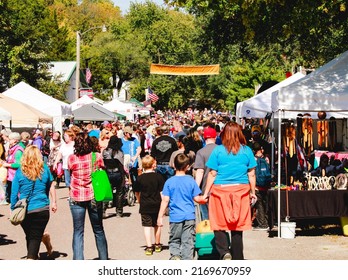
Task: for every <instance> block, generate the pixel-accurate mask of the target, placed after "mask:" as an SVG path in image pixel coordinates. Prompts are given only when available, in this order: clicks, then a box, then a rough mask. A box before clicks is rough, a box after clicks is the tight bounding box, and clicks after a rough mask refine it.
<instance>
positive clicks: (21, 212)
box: [10, 181, 35, 226]
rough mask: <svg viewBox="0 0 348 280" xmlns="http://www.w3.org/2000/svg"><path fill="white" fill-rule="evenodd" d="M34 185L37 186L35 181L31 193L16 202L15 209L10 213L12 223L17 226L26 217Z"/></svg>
mask: <svg viewBox="0 0 348 280" xmlns="http://www.w3.org/2000/svg"><path fill="white" fill-rule="evenodd" d="M34 186H35V181H33V186H32V188H31V191H30V193H29V195H28V196H27V197H25V198H22V199H20V200H18V201H17V203H16V204H15V206H14V209H13V210H12V211H11V215H10V222H11V224H13V225H15V226H17V225H19V224H21V223H22V222H23V220H24V219H25V216H26V214H27V207H28V204H29V199H30V196H31V195H32V193H33V190H34Z"/></svg>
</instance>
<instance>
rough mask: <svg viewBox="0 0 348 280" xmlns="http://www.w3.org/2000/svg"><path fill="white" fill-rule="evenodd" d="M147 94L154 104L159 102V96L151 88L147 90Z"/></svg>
mask: <svg viewBox="0 0 348 280" xmlns="http://www.w3.org/2000/svg"><path fill="white" fill-rule="evenodd" d="M147 92H148V98H150V99H151V101H152V102H153V103H155V102H156V101H158V99H159V97H158V96H157V94H155V93H154V92H153V91H152V90H151V88H150V87H148V88H147Z"/></svg>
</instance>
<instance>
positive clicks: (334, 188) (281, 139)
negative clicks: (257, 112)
mask: <svg viewBox="0 0 348 280" xmlns="http://www.w3.org/2000/svg"><path fill="white" fill-rule="evenodd" d="M347 65H348V52H345V53H343V54H342V55H340V56H339V57H337V58H335V59H333V60H332V61H330V62H329V63H327V64H326V65H324V66H322V67H320V68H319V69H317V70H316V71H314V72H312V73H311V74H309V75H307V76H305V77H303V78H302V79H300V80H298V81H296V82H294V83H292V84H290V85H288V86H285V87H282V88H280V89H279V91H277V92H274V93H273V94H272V102H271V104H272V112H273V113H277V116H278V147H281V150H282V152H281V153H278V162H279V163H280V162H282V158H283V159H286V160H283V164H279V165H278V186H279V187H278V191H277V192H276V193H275V192H273V194H272V195H271V196H270V203H269V205H270V209H269V212H270V213H271V216H270V220H271V222H273V221H274V217H276V218H277V221H278V226H279V225H280V231H278V236H279V237H280V232H281V231H282V229H283V226H284V232H285V228H286V230H287V231H288V230H290V231H291V230H293V231H295V225H294V224H295V223H293V222H290V219H297V218H315V217H345V216H348V191H347V171H346V170H347V169H346V167H348V165H346V164H347V161H345V160H343V159H344V158H348V154H347V153H346V152H345V151H343V147H345V146H346V143H345V140H346V139H345V138H344V137H343V136H345V135H347V122H346V118H347V116H348V69H347ZM287 114H297V117H296V121H293V120H292V121H288V120H287ZM315 119H317V120H315ZM315 148H317V149H318V150H321V151H320V153H321V154H326V153H327V152H333V153H332V154H329V155H326V156H327V157H323V159H324V158H326V163H325V162H324V161H323V163H321V164H323V165H324V166H320V167H318V168H319V169H318V170H316V171H318V172H317V173H316V172H308V170H307V166H306V164H307V159H308V157H310V156H311V155H313V154H314V155H315V152H316V151H315ZM329 156H333V157H332V158H331V162H330V161H329V160H328V159H329ZM291 166H293V167H294V169H291ZM283 170H284V172H282V171H283ZM291 171H292V172H291ZM299 171H300V174H304V177H305V178H303V177H302V180H300V181H298V182H296V178H298V172H299ZM284 176H285V178H284ZM282 183H285V191H281V187H280V186H281V185H282ZM297 190H301V191H297ZM275 209H277V212H276V211H275ZM272 215H273V217H272ZM281 218H282V219H283V218H285V221H286V222H285V223H281Z"/></svg>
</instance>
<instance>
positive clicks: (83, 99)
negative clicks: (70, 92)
mask: <svg viewBox="0 0 348 280" xmlns="http://www.w3.org/2000/svg"><path fill="white" fill-rule="evenodd" d="M87 104H97V102H96V101H94V100H93V99H92V98H90V97H89V96H87V95H83V96H81V97H80V98H79V99H77V100H75V101H74V102H72V103H71V104H70V105H71V110H72V111H74V110H76V109H78V108H80V107H82V106H84V105H87Z"/></svg>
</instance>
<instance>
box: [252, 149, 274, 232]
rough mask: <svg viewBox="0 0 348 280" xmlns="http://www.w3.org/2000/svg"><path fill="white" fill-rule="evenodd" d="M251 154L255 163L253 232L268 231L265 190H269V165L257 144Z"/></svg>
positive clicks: (270, 179)
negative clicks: (255, 200) (255, 199)
mask: <svg viewBox="0 0 348 280" xmlns="http://www.w3.org/2000/svg"><path fill="white" fill-rule="evenodd" d="M253 152H254V155H255V159H256V163H257V165H256V170H255V174H256V197H257V202H256V203H255V205H254V210H255V211H256V215H253V216H254V220H253V230H268V219H267V207H268V206H267V205H268V199H267V190H268V189H269V188H270V184H271V182H272V175H271V171H270V166H269V163H268V162H267V160H266V158H265V157H264V155H263V148H262V146H261V145H260V144H259V143H257V142H255V143H254V144H253ZM253 212H254V211H253Z"/></svg>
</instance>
